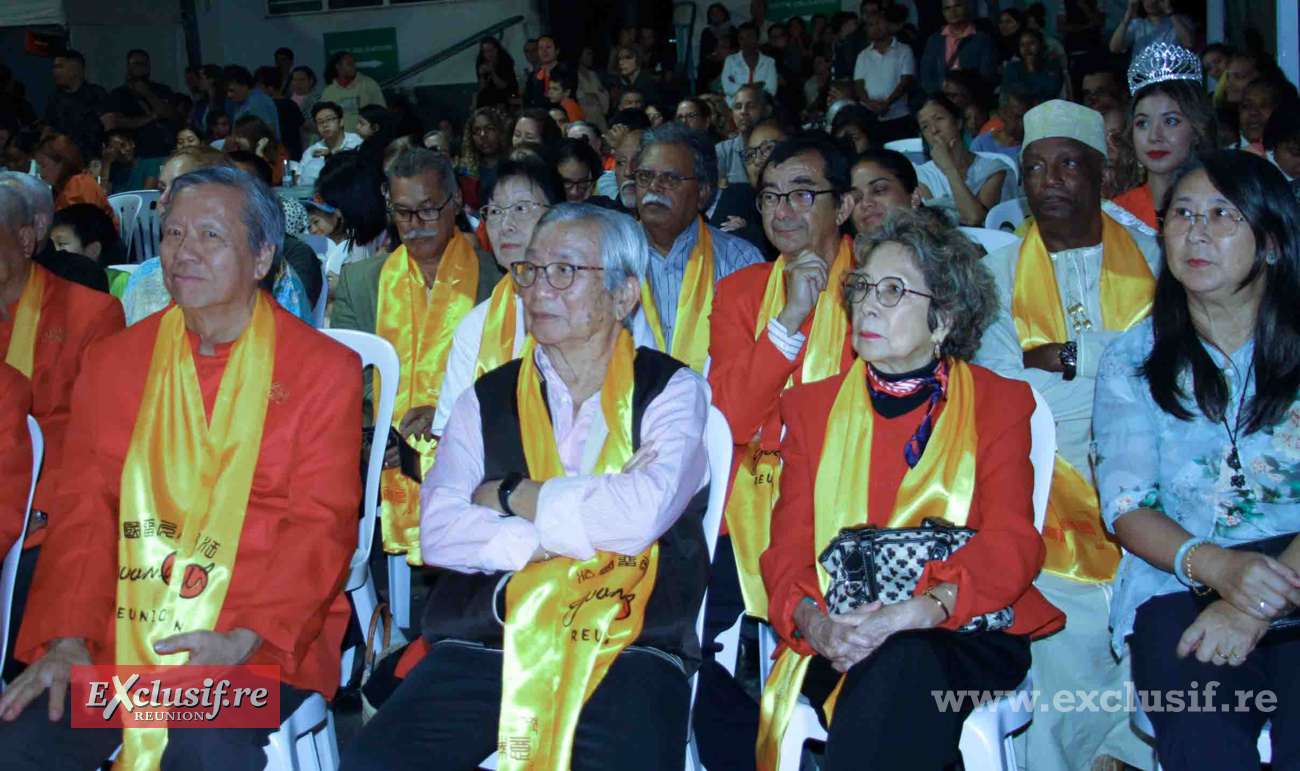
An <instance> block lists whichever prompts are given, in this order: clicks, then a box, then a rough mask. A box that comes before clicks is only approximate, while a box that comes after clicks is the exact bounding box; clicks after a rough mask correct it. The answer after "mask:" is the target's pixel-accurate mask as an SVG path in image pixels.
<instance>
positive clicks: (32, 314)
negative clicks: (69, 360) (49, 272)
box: [5, 262, 45, 380]
mask: <svg viewBox="0 0 1300 771" xmlns="http://www.w3.org/2000/svg"><path fill="white" fill-rule="evenodd" d="M44 298H45V268H42V267H41V266H40V265H37V264H36V263H34V262H33V263H31V264H30V265H29V270H28V272H27V283H25V284H23V293H22V294H20V295H19V296H18V307H17V309H15V310H14V330H13V332H12V333H11V334H10V336H9V350H8V351H6V352H5V364H8V365H9V366H11V367H13V368H14V369H16V370H18V371H19V372H21V373H23V375H24V376H25V377H26V378H27V379H28V380H31V379H32V367H33V363H32V362H33V361H35V359H36V328H37V327H38V326H40V323H41V300H43V299H44Z"/></svg>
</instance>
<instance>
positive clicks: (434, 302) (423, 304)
mask: <svg viewBox="0 0 1300 771" xmlns="http://www.w3.org/2000/svg"><path fill="white" fill-rule="evenodd" d="M477 291H478V255H476V254H475V253H474V248H473V247H472V246H470V245H469V243H468V242H466V241H465V239H463V238H460V237H459V236H453V237H452V239H451V240H450V241H448V242H447V247H446V249H445V250H443V253H442V261H441V262H439V263H438V273H437V276H436V277H435V279H434V283H433V290H432V291H429V292H426V290H425V284H424V274H422V273H421V272H420V267H419V266H418V265H416V264H415V260H413V259H411V257H410V256H408V255H407V253H406V247H405V246H401V247H398V248H397V250H396V251H395V252H393V254H392V255H391V256H390V257H389V258H388V260H387V261H385V262H384V267H383V268H382V269H381V270H380V271H379V303H378V307H377V308H376V313H375V334H377V335H379V336H380V337H382V338H384V339H385V340H387V341H388V342H390V343H392V344H393V347H394V348H396V349H397V356H398V358H399V359H400V360H401V362H402V376H401V378H399V380H398V383H397V403H396V404H395V405H394V406H393V428H397V427H398V426H399V425H400V424H401V422H402V418H404V417H405V416H406V413H408V412H410V411H411V410H412V409H414V408H416V407H430V408H436V407H437V406H438V390H439V389H440V388H442V376H443V375H444V374H445V373H446V371H447V355H448V354H449V353H451V341H452V338H453V336H454V335H455V333H456V325H457V324H459V323H460V320H461V319H463V318H465V314H466V313H469V312H470V310H471V309H472V308H473V307H474V295H475V294H476V293H477ZM374 393H375V394H376V398H377V397H378V394H379V374H378V373H375V388H374ZM376 428H377V429H378V428H379V427H376ZM375 435H376V441H382V440H380V439H378V437H382V436H385V435H386V434H385V432H383V431H379V430H376V432H375ZM409 441H410V443H411V447H413V448H415V450H416V451H417V452H419V453H420V474H421V476H424V475H427V474H428V473H429V469H431V468H433V456H434V451H435V450H436V449H437V446H438V442H437V440H431V441H425V440H423V439H418V438H415V437H412V438H411V439H410V440H409ZM380 495H381V497H382V508H381V511H380V525H381V527H382V531H383V539H384V551H386V552H388V553H389V554H402V553H405V554H406V561H407V562H408V563H410V564H411V565H421V564H423V563H422V562H421V561H420V483H419V482H416V481H415V480H414V479H411V478H410V477H408V476H406V475H405V474H403V473H402V470H401V469H400V468H387V469H384V471H383V474H382V475H381V476H380Z"/></svg>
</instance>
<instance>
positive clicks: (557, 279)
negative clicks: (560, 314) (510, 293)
mask: <svg viewBox="0 0 1300 771" xmlns="http://www.w3.org/2000/svg"><path fill="white" fill-rule="evenodd" d="M580 270H604V268H592V267H589V266H587V265H574V264H573V263H571V262H552V263H549V264H546V265H537V264H535V263H531V262H525V261H523V260H520V261H519V262H512V263H510V275H511V276H513V277H514V279H515V285H516V286H518V287H519V288H520V289H527V288H528V287H530V286H532V285H533V284H535V283H537V274H538V273H544V274H545V275H546V283H548V284H550V285H551V288H553V289H559V290H561V291H563V290H565V289H568V288H569V287H571V286H573V279H574V278H575V277H576V276H577V275H578V271H580Z"/></svg>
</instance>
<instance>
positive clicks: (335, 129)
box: [298, 102, 361, 187]
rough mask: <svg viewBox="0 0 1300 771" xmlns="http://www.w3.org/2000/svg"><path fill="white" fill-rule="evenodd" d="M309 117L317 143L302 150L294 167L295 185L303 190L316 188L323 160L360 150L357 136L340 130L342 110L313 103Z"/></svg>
mask: <svg viewBox="0 0 1300 771" xmlns="http://www.w3.org/2000/svg"><path fill="white" fill-rule="evenodd" d="M311 113H312V117H311V119H312V122H314V123H315V124H316V131H317V132H319V133H320V141H319V142H317V143H315V144H313V145H312V146H310V147H308V148H307V149H306V150H304V151H303V153H302V160H301V161H300V162H299V163H298V184H299V185H302V186H307V187H314V186H315V185H316V179H317V178H318V177H319V176H320V173H321V170H322V169H324V168H325V159H326V158H327V157H329V156H331V155H333V154H334V153H339V152H343V151H344V150H352V149H354V148H357V147H360V146H361V137H360V136H358V135H357V134H353V133H352V132H350V131H344V130H343V108H342V107H339V106H338V105H337V104H334V103H333V102H317V103H316V104H315V105H314V106H313V107H312V108H311Z"/></svg>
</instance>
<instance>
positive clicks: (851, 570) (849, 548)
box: [820, 517, 1015, 632]
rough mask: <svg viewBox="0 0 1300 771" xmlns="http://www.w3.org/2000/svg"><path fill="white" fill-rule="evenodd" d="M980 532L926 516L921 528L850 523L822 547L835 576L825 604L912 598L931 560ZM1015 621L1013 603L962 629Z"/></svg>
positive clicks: (844, 606)
mask: <svg viewBox="0 0 1300 771" xmlns="http://www.w3.org/2000/svg"><path fill="white" fill-rule="evenodd" d="M976 532H977V531H975V530H973V529H971V528H969V527H957V526H955V525H952V524H949V523H948V522H947V521H946V520H944V519H940V518H938V517H927V518H926V519H925V520H923V521H922V522H921V526H920V527H900V528H879V527H876V526H875V525H866V526H863V527H846V528H844V529H843V530H841V531H840V534H839V535H837V536H835V538H834V539H832V540H831V542H830V544H829V545H828V546H827V547H826V548H825V549H824V550H823V551H822V554H821V557H820V562H821V564H822V567H823V568H825V569H826V573H827V574H828V575H830V577H831V585H830V589H829V590H828V591H827V592H826V608H827V609H828V610H829V611H830V612H831V613H847V612H849V611H851V610H853V609H854V608H856V607H858V606H859V605H866V604H868V603H871V602H875V601H876V600H881V601H882V602H884V603H885V604H886V605H893V604H894V603H896V602H902V601H903V600H908V599H911V598H912V596H913V594H914V593H915V592H916V583H917V581H918V580H920V578H921V573H922V572H923V571H924V570H925V566H926V563H929V562H934V561H942V560H945V559H947V558H948V557H949V556H950V555H951V554H952V553H953V552H955V551H957V550H958V549H960V548H961V547H963V546H965V545H966V544H967V543H968V542H969V541H970V539H971V538H973V537H974V536H975V533H976ZM1013 623H1015V612H1014V611H1013V610H1012V609H1011V607H1010V606H1007V607H1005V608H1002V609H1001V610H998V611H994V612H992V613H986V614H984V615H982V616H976V617H975V618H974V619H972V620H971V621H970V622H969V623H968V624H966V625H965V626H963V627H961V629H959V630H958V631H960V632H992V631H997V630H1000V629H1007V628H1009V627H1010V626H1011V625H1012V624H1013Z"/></svg>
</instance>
